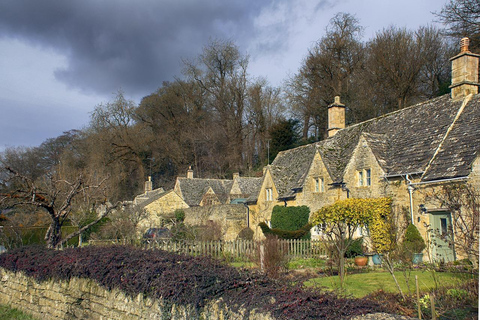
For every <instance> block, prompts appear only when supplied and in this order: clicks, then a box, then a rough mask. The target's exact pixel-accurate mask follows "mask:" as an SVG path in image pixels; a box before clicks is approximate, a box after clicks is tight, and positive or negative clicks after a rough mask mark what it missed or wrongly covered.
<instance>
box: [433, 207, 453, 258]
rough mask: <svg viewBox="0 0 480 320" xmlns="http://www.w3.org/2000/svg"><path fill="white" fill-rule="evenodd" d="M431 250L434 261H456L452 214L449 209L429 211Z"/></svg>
mask: <svg viewBox="0 0 480 320" xmlns="http://www.w3.org/2000/svg"><path fill="white" fill-rule="evenodd" d="M429 218H430V230H429V233H430V234H429V236H430V250H431V252H432V259H433V261H443V262H449V261H455V250H454V247H453V245H452V243H453V232H452V215H451V214H450V212H447V211H434V212H429Z"/></svg>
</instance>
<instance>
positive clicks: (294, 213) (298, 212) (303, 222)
mask: <svg viewBox="0 0 480 320" xmlns="http://www.w3.org/2000/svg"><path fill="white" fill-rule="evenodd" d="M309 217H310V208H308V207H307V206H300V207H284V206H275V207H273V211H272V221H271V222H272V228H271V232H270V231H267V233H273V234H275V235H276V236H278V237H280V238H282V239H310V237H311V236H310V229H308V230H307V232H305V228H306V226H307V224H308V219H309ZM260 227H261V228H262V230H263V231H264V234H265V235H266V234H267V233H265V230H264V227H263V226H260ZM310 228H311V226H310ZM296 231H298V232H296ZM292 232H296V233H292ZM300 234H301V235H300Z"/></svg>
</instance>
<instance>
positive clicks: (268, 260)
mask: <svg viewBox="0 0 480 320" xmlns="http://www.w3.org/2000/svg"><path fill="white" fill-rule="evenodd" d="M261 248H263V250H262V249H261ZM286 252H288V248H282V244H281V243H280V241H278V238H277V237H275V236H268V237H267V238H266V239H265V240H264V241H262V243H261V244H260V247H259V257H258V258H259V264H261V265H263V267H264V271H265V273H266V274H267V275H268V276H269V277H271V278H274V279H275V278H278V277H279V276H280V273H281V272H282V271H286V270H287V264H288V258H287V255H286Z"/></svg>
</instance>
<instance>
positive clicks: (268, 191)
mask: <svg viewBox="0 0 480 320" xmlns="http://www.w3.org/2000/svg"><path fill="white" fill-rule="evenodd" d="M265 198H266V200H267V201H273V192H272V188H268V189H265Z"/></svg>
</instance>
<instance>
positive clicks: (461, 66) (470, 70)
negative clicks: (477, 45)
mask: <svg viewBox="0 0 480 320" xmlns="http://www.w3.org/2000/svg"><path fill="white" fill-rule="evenodd" d="M469 43H470V40H469V39H468V38H463V39H462V40H461V41H460V53H459V54H458V55H456V56H455V57H453V58H451V59H450V61H452V85H451V86H450V88H451V89H452V91H451V93H450V94H451V97H452V99H460V98H463V97H465V96H468V95H469V94H477V93H478V86H479V83H478V59H479V58H480V55H478V54H475V53H471V52H470V51H469V50H468V45H469Z"/></svg>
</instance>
